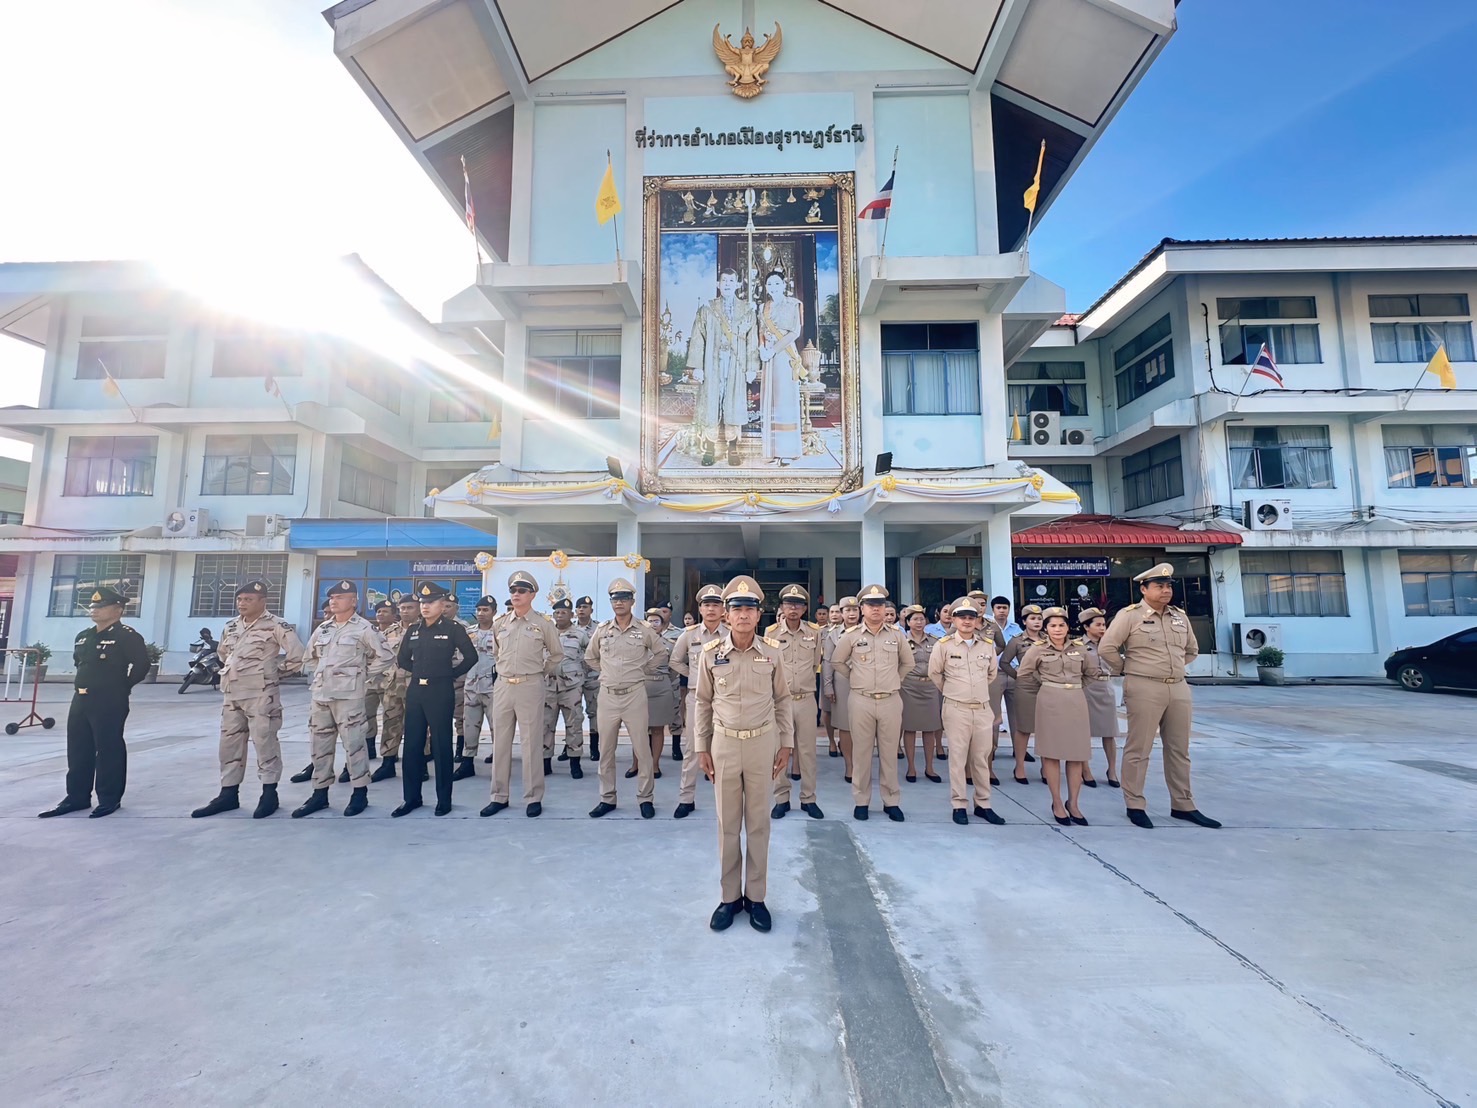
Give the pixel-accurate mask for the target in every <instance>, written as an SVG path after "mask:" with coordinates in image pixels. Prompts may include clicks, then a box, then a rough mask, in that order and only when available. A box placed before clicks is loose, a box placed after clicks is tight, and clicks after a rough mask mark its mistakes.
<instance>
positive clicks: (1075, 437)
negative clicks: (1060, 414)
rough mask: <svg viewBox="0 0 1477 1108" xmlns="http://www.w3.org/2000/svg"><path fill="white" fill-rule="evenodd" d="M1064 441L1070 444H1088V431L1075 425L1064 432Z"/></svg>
mask: <svg viewBox="0 0 1477 1108" xmlns="http://www.w3.org/2000/svg"><path fill="white" fill-rule="evenodd" d="M1062 442H1064V443H1066V444H1067V445H1068V446H1086V445H1087V432H1086V431H1084V430H1083V429H1082V428H1081V427H1073V428H1071V429H1069V430H1067V431H1064V432H1062Z"/></svg>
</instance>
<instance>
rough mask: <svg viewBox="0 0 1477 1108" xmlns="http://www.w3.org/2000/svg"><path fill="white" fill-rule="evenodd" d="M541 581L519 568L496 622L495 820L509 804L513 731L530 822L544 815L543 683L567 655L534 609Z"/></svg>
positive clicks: (487, 811) (489, 812)
mask: <svg viewBox="0 0 1477 1108" xmlns="http://www.w3.org/2000/svg"><path fill="white" fill-rule="evenodd" d="M537 595H538V582H537V581H536V580H534V577H533V574H531V573H527V572H525V571H524V570H521V569H520V570H518V571H517V572H516V573H514V574H513V575H512V576H510V577H509V578H508V596H509V599H510V600H511V601H512V604H513V610H512V611H510V612H505V613H503V614H502V615H501V616H499V617H498V618H497V620H496V621H495V622H494V623H493V625H492V629H493V634H494V635H495V636H496V641H497V672H498V682H497V684H496V685H494V686H493V689H492V800H491V802H490V803H489V804H488V805H487V807H485V808H483V809H482V814H483V815H484V816H493V815H496V814H497V813H498V812H501V811H502V810H503V809H504V808H506V807H507V806H508V797H509V795H510V787H511V778H512V776H513V731H514V730H515V729H516V730H517V732H518V742H519V752H520V754H521V756H522V759H523V803H524V804H526V805H527V806H528V807H527V808H526V809H525V814H526V815H528V816H529V817H530V818H532V817H534V816H539V815H542V814H543V811H544V680H545V678H547V677H548V676H549V675H550V674H552V673H554V672H555V671H557V670H558V668H559V663H560V662H562V661H563V660H564V652H563V650H562V649H561V648H560V646H559V635H558V634H557V633H556V632H555V630H554V624H553V623H552V622H551V621H550V619H549V617H548V616H546V615H544V614H543V613H541V612H535V611H534V610H533V598H534V597H535V596H537Z"/></svg>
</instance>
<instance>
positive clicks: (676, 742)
mask: <svg viewBox="0 0 1477 1108" xmlns="http://www.w3.org/2000/svg"><path fill="white" fill-rule="evenodd" d="M672 761H674V762H680V761H682V732H680V731H678V732H677V733H676V734H675V735H673V736H672Z"/></svg>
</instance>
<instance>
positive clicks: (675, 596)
mask: <svg viewBox="0 0 1477 1108" xmlns="http://www.w3.org/2000/svg"><path fill="white" fill-rule="evenodd" d="M671 563H672V570H671V572H672V586H671V588H672V591H671V593H670V594H669V595H668V597H667V599H668V600H669V601H670V602H671V604H672V618H673V619H675V620H676V621H677V624H678V626H681V624H682V613H683V612H684V611H686V610H687V559H686V558H673V559H671Z"/></svg>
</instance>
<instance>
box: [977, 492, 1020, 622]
mask: <svg viewBox="0 0 1477 1108" xmlns="http://www.w3.org/2000/svg"><path fill="white" fill-rule="evenodd" d="M1010 557H1011V555H1010V515H1009V514H1008V513H1006V512H998V513H996V514H995V515H993V516H991V517H990V518H989V519H988V520H986V521H985V524H984V526H983V527H981V528H980V560H981V561H982V562H983V563H984V569H985V585H984V589H985V591H986V592H987V593H989V594H990V595H991V596H1008V597H1010V602H1011V603H1012V604H1014V603H1015V564H1014V563H1013V562H1012V561H1011V560H1010Z"/></svg>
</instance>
